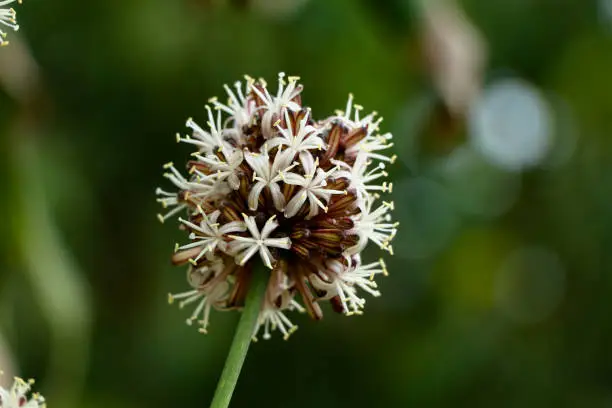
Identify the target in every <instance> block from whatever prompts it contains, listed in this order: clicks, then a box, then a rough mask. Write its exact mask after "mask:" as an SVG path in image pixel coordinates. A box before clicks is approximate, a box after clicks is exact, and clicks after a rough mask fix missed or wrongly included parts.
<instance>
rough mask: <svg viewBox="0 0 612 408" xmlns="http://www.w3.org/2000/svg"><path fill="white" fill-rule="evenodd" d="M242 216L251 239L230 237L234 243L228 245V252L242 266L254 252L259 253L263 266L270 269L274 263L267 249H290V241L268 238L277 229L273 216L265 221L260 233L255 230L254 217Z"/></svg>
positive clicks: (287, 239)
mask: <svg viewBox="0 0 612 408" xmlns="http://www.w3.org/2000/svg"><path fill="white" fill-rule="evenodd" d="M242 216H243V217H244V222H245V224H246V226H247V228H248V229H249V232H250V233H251V237H240V236H237V235H232V236H231V238H233V239H234V241H232V242H231V243H230V252H232V253H234V254H235V255H236V262H237V263H238V264H239V265H244V264H245V263H246V262H247V261H248V260H249V259H251V257H252V256H253V255H255V252H257V251H259V256H261V259H262V260H263V262H264V264H265V265H266V266H267V267H268V268H270V269H272V261H274V258H273V257H272V253H271V252H270V249H269V248H268V247H275V248H282V249H289V248H291V240H290V239H289V238H269V236H270V234H271V233H272V231H274V230H275V229H276V227H278V222H276V220H275V218H276V217H274V216H273V217H270V218H269V219H268V220H267V221H266V223H265V225H264V227H263V229H262V230H261V232H260V231H259V229H258V228H257V224H256V223H255V218H254V217H252V216H247V215H246V214H243V215H242Z"/></svg>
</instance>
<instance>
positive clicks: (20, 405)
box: [0, 371, 46, 408]
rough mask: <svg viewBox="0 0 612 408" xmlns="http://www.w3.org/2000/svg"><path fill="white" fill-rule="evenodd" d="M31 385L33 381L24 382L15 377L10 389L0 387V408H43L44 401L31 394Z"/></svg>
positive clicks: (38, 396) (35, 394)
mask: <svg viewBox="0 0 612 408" xmlns="http://www.w3.org/2000/svg"><path fill="white" fill-rule="evenodd" d="M1 373H2V372H1V371H0V374H1ZM32 384H34V380H28V381H25V380H22V379H21V378H18V377H15V379H14V382H13V385H12V386H11V388H9V389H5V388H3V387H1V386H0V408H45V407H46V405H45V399H44V398H43V397H42V396H41V395H40V394H38V393H35V392H34V393H32V392H31V391H32Z"/></svg>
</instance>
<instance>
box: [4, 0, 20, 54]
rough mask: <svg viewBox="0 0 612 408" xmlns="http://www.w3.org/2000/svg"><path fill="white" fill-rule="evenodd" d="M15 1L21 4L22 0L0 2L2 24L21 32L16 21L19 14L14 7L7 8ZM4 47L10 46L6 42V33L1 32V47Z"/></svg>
mask: <svg viewBox="0 0 612 408" xmlns="http://www.w3.org/2000/svg"><path fill="white" fill-rule="evenodd" d="M15 1H17V2H18V3H20V4H21V0H0V23H2V24H3V25H5V26H7V27H9V28H12V29H13V30H15V31H17V30H19V25H18V24H17V19H16V16H17V13H16V12H15V9H14V8H12V7H10V8H6V7H5V6H8V5H9V4H11V3H14V2H15ZM3 45H8V41H6V33H5V32H4V31H2V30H0V46H3Z"/></svg>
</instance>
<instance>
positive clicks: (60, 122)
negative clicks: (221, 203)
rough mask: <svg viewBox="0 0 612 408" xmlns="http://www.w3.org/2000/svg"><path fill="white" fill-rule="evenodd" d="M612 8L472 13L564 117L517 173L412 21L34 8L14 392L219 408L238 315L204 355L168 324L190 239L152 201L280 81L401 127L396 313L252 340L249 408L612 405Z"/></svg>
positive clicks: (242, 385)
mask: <svg viewBox="0 0 612 408" xmlns="http://www.w3.org/2000/svg"><path fill="white" fill-rule="evenodd" d="M605 1H607V0H601V1H600V2H596V1H591V0H589V1H571V0H516V1H500V0H497V1H476V0H465V1H463V2H461V4H462V5H463V6H464V9H465V12H466V14H467V16H468V17H469V18H470V19H471V20H472V22H473V23H474V25H475V26H476V27H477V28H478V29H479V30H480V31H481V33H482V34H483V38H484V39H485V40H486V43H487V45H488V54H489V64H488V66H487V67H486V78H485V80H484V82H485V85H486V84H487V83H489V82H490V81H493V80H494V79H495V78H499V77H504V76H508V75H511V76H518V77H520V78H522V79H524V80H526V81H529V82H530V83H531V84H533V85H534V86H535V87H537V88H538V89H539V90H540V92H541V93H542V95H544V96H545V97H546V98H547V100H548V102H549V104H550V106H551V109H552V112H553V116H554V122H555V127H554V133H555V134H554V141H555V143H554V145H553V147H552V148H551V152H550V153H549V156H548V157H547V161H546V162H544V163H541V165H540V166H538V167H536V168H531V169H528V170H526V171H523V172H513V173H510V172H507V171H504V170H502V169H498V168H497V167H495V165H494V164H492V163H490V162H489V161H487V160H486V157H482V156H481V155H479V154H478V153H477V152H475V151H474V150H473V149H472V147H471V145H470V140H471V139H470V135H469V134H467V132H468V130H467V129H469V126H467V124H466V120H468V117H467V116H466V117H458V118H457V117H449V116H448V114H446V113H445V110H444V108H443V106H442V105H441V98H440V95H438V94H437V93H436V90H435V87H434V86H433V85H432V82H431V80H430V75H429V72H428V70H427V68H426V67H427V64H426V63H425V62H424V61H423V58H422V53H421V50H420V38H421V37H420V33H419V30H420V29H421V28H420V24H419V21H418V17H419V12H418V9H417V8H414V7H411V3H410V2H407V1H402V0H389V1H386V2H379V1H374V0H360V1H352V0H338V1H323V0H282V1H280V0H279V1H277V2H274V1H263V0H260V1H250V0H243V1H213V0H175V1H162V0H146V1H145V0H134V1H131V2H118V1H102V0H90V1H88V2H87V4H86V5H83V4H82V3H77V2H76V1H75V0H57V1H53V2H49V1H36V0H28V1H26V2H24V4H23V5H21V6H19V9H18V17H19V21H20V24H21V31H20V32H19V33H18V34H19V35H20V36H21V40H22V41H23V42H24V43H25V44H27V47H29V48H30V50H31V55H32V57H33V59H34V61H36V63H37V64H38V66H39V67H38V68H39V73H40V82H41V84H42V86H41V87H40V88H37V90H36V92H35V94H34V95H29V96H28V98H26V99H25V100H24V99H23V98H20V97H19V95H15V94H13V93H11V92H9V91H6V92H4V91H2V92H0V107H1V109H0V185H1V186H2V192H3V193H2V194H3V195H2V199H1V200H0V213H1V214H3V221H2V222H1V223H0V255H1V258H0V271H1V272H0V293H1V295H0V333H2V336H1V337H3V338H5V340H6V341H7V343H8V344H9V345H10V352H11V355H12V357H13V359H14V361H15V362H16V363H17V366H18V367H19V373H20V374H22V375H26V376H34V377H36V378H38V379H39V380H40V383H41V384H40V387H38V388H37V389H40V390H41V391H42V392H43V393H44V394H45V395H47V397H48V400H49V406H50V408H54V407H62V408H70V407H77V406H78V407H82V408H90V407H91V408H101V407H117V408H123V407H125V408H128V407H129V408H139V407H147V408H154V407H167V406H182V405H189V406H193V405H197V406H206V405H207V403H208V401H209V396H211V395H212V391H213V389H214V386H215V382H216V379H217V376H218V374H219V373H220V370H221V367H222V364H223V361H224V357H225V353H226V351H227V349H228V346H229V341H230V338H231V335H232V327H233V325H234V323H235V321H236V317H237V316H236V314H229V313H217V314H215V315H214V317H213V320H212V327H211V333H210V334H209V335H208V336H202V335H200V334H198V333H197V332H196V331H195V330H194V329H193V328H190V327H188V326H187V325H185V324H184V319H185V318H186V316H185V313H182V312H180V311H178V310H176V308H173V307H169V306H167V305H166V303H165V294H166V293H167V292H170V291H176V290H177V288H180V287H182V286H181V285H183V279H184V277H183V274H184V270H182V269H181V268H173V267H172V266H170V263H169V255H170V253H171V251H172V247H173V244H174V242H176V241H179V240H180V239H181V234H180V233H179V231H177V230H176V228H174V226H173V224H172V223H169V225H162V226H160V225H159V224H158V223H157V222H156V218H155V214H156V212H157V211H158V208H157V203H155V199H154V190H155V187H156V186H158V185H160V184H161V183H163V179H162V178H161V177H160V175H161V165H162V163H165V162H167V161H170V160H175V161H176V162H180V158H181V157H184V155H185V154H186V153H188V151H186V150H185V148H184V147H181V146H177V145H176V144H175V143H174V136H173V135H174V133H175V132H177V131H180V132H183V131H184V129H183V123H184V120H185V119H186V118H187V117H188V116H193V117H194V118H196V119H197V118H203V115H204V110H203V106H204V104H205V103H206V101H207V100H208V98H209V97H211V96H213V95H216V94H220V93H221V91H222V84H223V83H226V82H233V81H234V80H236V79H239V78H241V76H242V75H243V74H249V75H251V76H255V77H259V76H263V77H265V78H269V79H273V78H275V76H276V73H277V72H278V71H285V72H287V73H290V74H295V75H300V76H301V78H302V81H303V83H304V85H305V91H304V93H303V98H304V101H305V103H306V104H307V105H310V106H311V107H312V108H313V109H314V110H315V112H319V116H324V115H325V112H329V113H331V112H332V111H333V110H334V109H337V108H342V107H343V106H344V104H345V101H346V95H347V94H348V92H349V91H350V92H353V93H354V94H355V96H356V100H357V102H358V103H360V104H362V105H364V106H365V108H366V110H377V111H378V112H380V113H381V114H382V115H383V116H384V117H385V118H386V120H385V122H383V129H384V130H389V131H392V132H393V133H394V136H395V139H396V151H397V153H398V155H399V160H398V161H397V163H396V164H395V165H394V166H393V167H392V168H390V169H389V171H390V173H391V175H392V177H393V178H394V182H395V189H394V196H393V199H394V201H395V205H396V211H395V214H396V218H398V219H399V221H400V222H401V230H400V233H399V234H398V237H397V241H396V243H395V245H394V246H395V253H396V255H395V257H394V258H393V259H390V260H388V262H387V263H388V266H389V269H390V271H391V275H390V276H389V277H388V278H386V279H383V280H382V281H381V282H379V283H380V287H381V291H382V292H383V296H382V297H381V298H376V299H368V307H367V309H366V313H365V314H364V315H363V316H360V317H352V318H345V317H343V316H338V315H334V314H333V313H332V312H331V310H326V314H325V319H324V320H323V321H321V322H318V323H314V322H311V321H309V319H308V318H307V317H306V316H297V317H295V321H296V322H297V323H298V324H299V325H300V330H298V332H297V333H296V334H295V335H294V336H293V337H292V338H291V339H290V340H289V341H287V342H284V341H282V340H281V339H280V338H274V339H273V340H270V341H268V342H264V341H262V342H260V343H258V344H256V345H254V347H252V349H251V351H250V354H249V356H248V358H247V362H246V365H245V367H244V370H243V375H242V378H241V380H240V382H239V385H238V388H237V390H236V394H235V400H234V403H233V406H236V407H238V406H247V405H252V404H256V405H259V404H261V405H266V406H269V407H295V408H299V407H312V406H315V405H316V406H318V407H322V408H323V407H349V406H350V407H369V406H383V407H386V406H393V407H403V406H456V405H460V406H463V405H466V406H473V407H479V406H482V407H489V406H498V407H515V406H527V407H531V406H534V407H536V406H538V407H539V406H555V407H565V406H567V407H605V406H610V405H611V404H612V387H611V385H610V384H611V383H610V379H611V378H612V350H610V346H609V345H610V344H611V342H612V320H610V319H609V317H608V312H609V310H610V307H611V306H612V304H611V303H612V276H611V272H612V251H610V248H611V247H612V207H611V206H610V202H611V200H612V187H611V186H612V184H610V177H611V175H612V164H611V163H612V161H611V160H610V157H612V138H610V131H611V129H612V119H611V118H612V98H611V97H610V95H612V87H611V86H610V79H609V77H610V72H612V15H608V16H605V15H602V13H601V10H602V8H601V7H600V3H603V2H605ZM15 36H17V34H15ZM11 42H12V43H13V42H14V41H13V39H11ZM13 45H14V44H11V46H10V47H8V48H6V49H2V50H0V53H10V52H12V51H11V47H13ZM7 55H8V57H5V58H3V59H2V64H10V63H11V61H12V60H11V57H10V55H11V54H7ZM2 69H4V67H2ZM2 69H0V72H1V71H2ZM269 82H273V81H272V80H270V81H269ZM6 89H9V88H6ZM468 116H469V115H468ZM370 256H371V257H378V256H380V254H378V253H376V251H372V252H371V254H370ZM517 271H518V272H517ZM519 272H520V273H519ZM543 305H544V306H543ZM3 344H4V343H3ZM7 352H8V351H7V350H0V354H4V353H7Z"/></svg>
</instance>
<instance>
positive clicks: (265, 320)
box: [253, 286, 305, 341]
mask: <svg viewBox="0 0 612 408" xmlns="http://www.w3.org/2000/svg"><path fill="white" fill-rule="evenodd" d="M288 288H289V287H288V286H287V287H285V289H288ZM276 301H280V306H276V305H275V304H274V302H271V301H270V299H268V298H266V299H265V301H264V304H263V306H262V308H261V312H260V313H259V317H258V318H257V325H256V326H255V331H254V332H253V340H255V341H257V334H258V333H259V331H260V330H261V328H262V327H263V331H264V334H263V338H264V340H269V339H270V338H271V337H272V336H271V335H270V331H273V330H277V329H278V331H280V332H281V333H282V334H283V339H284V340H287V339H288V338H289V336H291V334H293V333H294V332H295V331H296V330H297V329H298V327H297V326H296V325H295V324H293V323H292V322H291V320H289V319H288V318H287V316H285V314H284V313H283V311H292V310H297V311H299V312H300V313H303V312H304V311H305V310H304V308H303V307H302V306H301V305H300V304H299V303H298V302H296V301H295V300H294V299H292V298H291V297H290V296H287V292H284V293H283V294H281V296H280V298H278V299H276Z"/></svg>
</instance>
